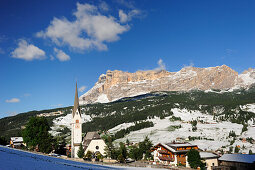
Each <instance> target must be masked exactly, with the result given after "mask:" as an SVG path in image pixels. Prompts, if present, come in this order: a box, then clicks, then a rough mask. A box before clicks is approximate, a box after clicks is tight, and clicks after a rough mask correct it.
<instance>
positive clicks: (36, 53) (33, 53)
mask: <svg viewBox="0 0 255 170" xmlns="http://www.w3.org/2000/svg"><path fill="white" fill-rule="evenodd" d="M11 57H13V58H19V59H23V60H27V61H32V60H36V59H37V60H43V59H45V52H44V51H43V50H41V49H40V48H38V47H36V46H34V45H33V44H28V43H27V41H26V40H23V39H21V40H19V43H18V47H17V48H16V49H15V50H14V51H13V52H11Z"/></svg>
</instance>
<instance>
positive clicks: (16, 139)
mask: <svg viewBox="0 0 255 170" xmlns="http://www.w3.org/2000/svg"><path fill="white" fill-rule="evenodd" d="M11 141H12V142H13V143H17V142H21V143H22V142H23V137H11Z"/></svg>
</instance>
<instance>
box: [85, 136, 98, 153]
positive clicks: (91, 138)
mask: <svg viewBox="0 0 255 170" xmlns="http://www.w3.org/2000/svg"><path fill="white" fill-rule="evenodd" d="M95 139H101V137H100V135H99V134H98V133H97V132H88V133H87V134H86V136H85V137H84V139H83V146H84V149H85V150H86V148H87V147H88V146H89V144H90V142H91V141H92V140H95Z"/></svg>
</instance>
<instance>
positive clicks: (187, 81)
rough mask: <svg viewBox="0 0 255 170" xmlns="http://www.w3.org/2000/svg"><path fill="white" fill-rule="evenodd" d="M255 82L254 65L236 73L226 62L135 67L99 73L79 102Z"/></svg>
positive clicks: (111, 99) (240, 85) (235, 85)
mask: <svg viewBox="0 0 255 170" xmlns="http://www.w3.org/2000/svg"><path fill="white" fill-rule="evenodd" d="M253 83H255V69H249V70H247V71H245V72H244V73H242V74H240V75H238V73H237V72H236V71H234V70H233V69H231V68H230V67H228V66H226V65H222V66H217V67H209V68H196V67H186V68H183V69H181V70H180V71H178V72H168V71H165V70H161V71H154V70H150V71H137V72H135V73H128V72H123V71H118V70H115V71H110V70H108V71H107V72H106V74H102V75H101V76H100V77H99V80H98V82H97V83H96V84H95V86H94V87H93V88H92V89H90V90H89V91H88V92H87V93H85V94H83V95H82V96H81V97H80V104H88V103H95V102H101V103H106V102H111V101H114V100H118V99H120V98H123V97H131V96H136V95H140V94H145V93H149V92H153V91H188V90H192V89H199V90H210V89H220V90H225V89H231V88H240V87H246V86H250V85H251V84H253Z"/></svg>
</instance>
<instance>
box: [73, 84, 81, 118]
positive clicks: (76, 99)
mask: <svg viewBox="0 0 255 170" xmlns="http://www.w3.org/2000/svg"><path fill="white" fill-rule="evenodd" d="M77 109H79V97H78V90H77V81H76V89H75V96H74V105H73V117H74V115H75V113H76V111H77ZM78 111H79V113H80V110H78Z"/></svg>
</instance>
